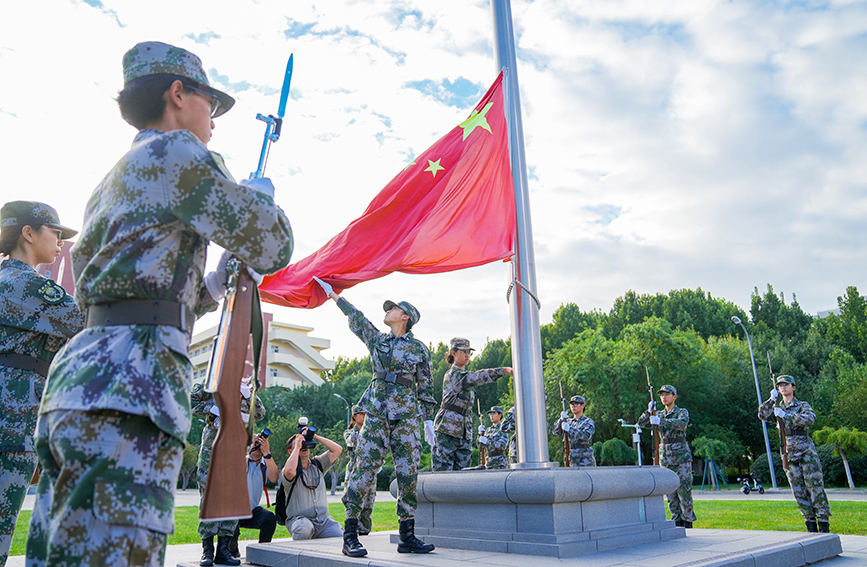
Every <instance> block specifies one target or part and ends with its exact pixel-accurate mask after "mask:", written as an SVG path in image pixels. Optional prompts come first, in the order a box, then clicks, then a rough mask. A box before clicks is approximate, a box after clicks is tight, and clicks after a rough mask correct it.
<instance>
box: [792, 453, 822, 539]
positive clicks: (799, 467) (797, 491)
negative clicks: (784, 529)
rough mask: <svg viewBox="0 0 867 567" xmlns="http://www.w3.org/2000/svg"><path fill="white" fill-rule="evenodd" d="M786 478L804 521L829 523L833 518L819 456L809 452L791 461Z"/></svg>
mask: <svg viewBox="0 0 867 567" xmlns="http://www.w3.org/2000/svg"><path fill="white" fill-rule="evenodd" d="M786 476H787V477H788V478H789V484H790V485H791V486H792V493H793V494H794V495H795V502H797V503H798V508H800V510H801V515H802V516H804V520H813V519H816V520H817V521H819V522H827V521H828V518H829V517H830V516H831V506H830V505H829V504H828V497H827V496H826V495H825V479H824V477H823V476H822V464H821V463H820V462H819V456H818V455H817V454H816V453H815V452H807V453H805V454H804V455H803V456H802V457H801V458H800V459H799V460H797V461H789V470H787V471H786Z"/></svg>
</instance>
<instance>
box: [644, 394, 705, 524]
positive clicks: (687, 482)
mask: <svg viewBox="0 0 867 567" xmlns="http://www.w3.org/2000/svg"><path fill="white" fill-rule="evenodd" d="M656 393H657V394H659V399H660V401H661V402H662V405H663V406H664V408H665V409H664V410H662V411H660V412H658V413H657V414H656V415H651V412H652V411H654V410H655V409H656V402H655V401H652V402H650V403H649V404H648V405H647V410H646V411H645V412H644V413H643V414H641V417H640V418H638V425H640V426H641V427H647V426H648V424H650V425H658V426H659V434H660V436H661V437H662V441H661V452H662V455H661V456H660V461H661V463H662V464H663V466H665V467H666V468H668V469H669V470H671V471H674V472H676V473H677V476H678V477H679V478H680V486H679V487H678V488H677V490H675V491H674V492H672V493H671V494H666V496H665V497H666V499H668V509H669V511H671V519H672V520H674V523H675V524H677V525H678V526H683V527H685V528H691V527H692V523H693V522H694V521H695V511H693V507H692V451H690V450H689V444H688V443H687V442H686V428H687V427H689V412H688V411H687V410H685V409H683V408H680V407H677V405H675V402H676V401H677V388H675V387H674V386H672V385H670V384H666V385H665V386H663V387H661V388H660V389H659V390H657V392H656Z"/></svg>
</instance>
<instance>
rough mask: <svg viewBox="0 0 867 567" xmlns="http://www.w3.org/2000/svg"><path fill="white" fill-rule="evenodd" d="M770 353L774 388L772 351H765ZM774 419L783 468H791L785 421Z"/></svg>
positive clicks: (776, 403) (772, 377)
mask: <svg viewBox="0 0 867 567" xmlns="http://www.w3.org/2000/svg"><path fill="white" fill-rule="evenodd" d="M765 352H766V353H767V355H768V370H769V371H770V373H771V381H772V382H774V388H776V387H777V384H776V380H775V376H774V369H773V368H771V353H770V352H769V351H765ZM774 406H775V407H777V406H779V402H778V401H777V402H774ZM774 421H775V422H776V423H777V433H779V434H780V458H781V459H782V460H783V469H785V470H789V457H788V449H786V428H785V427H784V426H783V422H782V421H780V420H779V419H777V418H776V417H774Z"/></svg>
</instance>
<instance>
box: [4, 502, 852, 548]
mask: <svg viewBox="0 0 867 567" xmlns="http://www.w3.org/2000/svg"><path fill="white" fill-rule="evenodd" d="M394 506H395V505H394V502H379V503H377V504H376V505H375V506H374V508H373V529H374V531H384V530H396V529H397V516H396V515H395V511H394ZM328 508H329V510H330V512H331V516H332V517H333V518H334V519H335V520H337V521H338V522H340V523H341V524H342V523H343V518H344V511H343V504H341V503H339V502H337V503H334V504H329V505H328ZM831 512H832V514H833V516H831V531H833V532H834V533H837V534H854V535H865V534H867V502H841V501H834V502H831ZM695 514H696V516H698V521H697V522H696V523H695V527H696V528H705V529H730V530H770V531H793V532H803V531H806V530H805V528H804V522H803V520H802V519H801V514H800V512H798V507H797V506H796V505H795V502H794V501H793V500H792V501H789V500H785V501H776V500H752V501H729V500H696V501H695ZM198 522H199V509H198V507H196V506H185V507H182V508H176V509H175V533H174V534H172V535H170V536H169V545H176V544H180V543H197V542H199V541H201V540H200V539H199V534H198V533H196V527H197V526H198ZM29 524H30V511H29V510H22V511H21V515H20V516H18V523H17V524H16V527H15V536H14V537H13V539H12V549H11V550H10V553H9V555H23V554H24V547H25V545H26V539H27V527H28V525H29ZM274 537H275V538H286V537H289V533H288V532H287V531H286V528H285V527H283V526H277V532H276V533H275V534H274ZM241 539H245V540H257V539H259V532H257V531H255V530H241Z"/></svg>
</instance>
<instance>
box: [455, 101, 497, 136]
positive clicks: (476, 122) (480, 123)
mask: <svg viewBox="0 0 867 567" xmlns="http://www.w3.org/2000/svg"><path fill="white" fill-rule="evenodd" d="M492 106H494V103H493V102H489V103H488V104H486V105H485V108H483V109H482V111H481V112H479V111H478V110H473V112H472V114H470V117H469V118H467V119H466V120H464V121H463V122H461V123H460V124H458V126H460V127H461V128H463V129H464V140H466V139H467V136H469V135H470V134H472V133H473V130H475V129H476V127H480V128H484V129H485V130H487V131H488V132H489V133H491V134H493V132H491V126H490V124H488V119H487V118H485V114H487V113H488V111H489V110H490V109H491V107H492Z"/></svg>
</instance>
